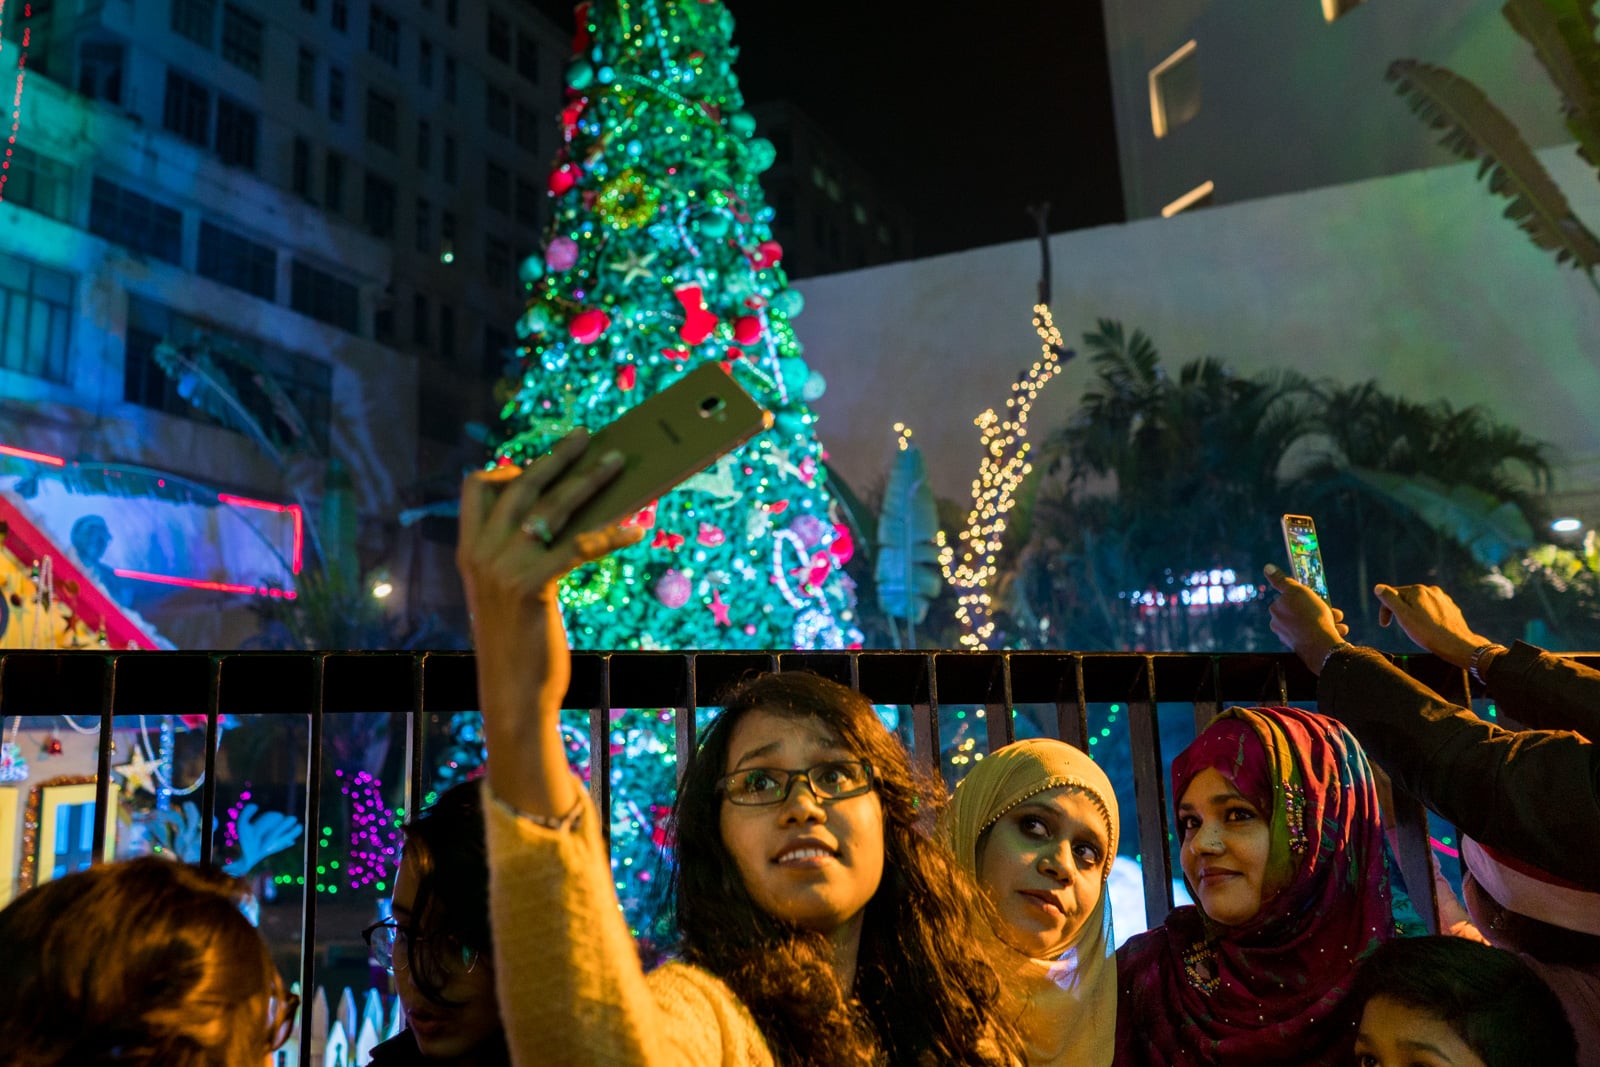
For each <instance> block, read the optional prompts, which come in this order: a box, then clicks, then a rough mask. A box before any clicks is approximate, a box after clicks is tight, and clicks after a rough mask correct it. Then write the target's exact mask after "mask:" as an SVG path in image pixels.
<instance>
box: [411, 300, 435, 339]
mask: <svg viewBox="0 0 1600 1067" xmlns="http://www.w3.org/2000/svg"><path fill="white" fill-rule="evenodd" d="M432 334H433V331H431V330H430V329H428V298H427V297H426V296H424V295H423V294H422V293H413V294H412V296H411V343H412V344H414V345H427V344H432V343H433V337H432Z"/></svg>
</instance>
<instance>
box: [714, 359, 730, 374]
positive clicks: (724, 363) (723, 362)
mask: <svg viewBox="0 0 1600 1067" xmlns="http://www.w3.org/2000/svg"><path fill="white" fill-rule="evenodd" d="M717 366H719V367H721V368H722V373H723V374H726V375H728V376H729V377H732V375H733V360H731V359H719V360H717Z"/></svg>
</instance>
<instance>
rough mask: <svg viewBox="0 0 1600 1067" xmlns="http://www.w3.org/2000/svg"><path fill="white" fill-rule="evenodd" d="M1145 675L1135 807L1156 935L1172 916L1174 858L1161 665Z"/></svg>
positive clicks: (1131, 714) (1136, 743) (1135, 708)
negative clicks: (1159, 692) (1160, 706)
mask: <svg viewBox="0 0 1600 1067" xmlns="http://www.w3.org/2000/svg"><path fill="white" fill-rule="evenodd" d="M1143 659H1144V669H1143V670H1142V671H1141V673H1140V675H1139V680H1138V681H1137V682H1136V683H1135V685H1134V692H1133V694H1132V695H1131V696H1130V697H1129V698H1128V734H1129V740H1130V742H1131V743H1132V746H1133V795H1134V807H1135V808H1136V809H1137V811H1138V814H1139V853H1140V855H1139V863H1140V866H1141V867H1142V868H1143V873H1144V914H1145V920H1146V921H1147V922H1148V923H1149V926H1150V929H1152V930H1153V929H1155V928H1156V927H1157V926H1160V925H1161V923H1162V922H1164V921H1165V920H1166V917H1167V912H1169V911H1171V910H1172V857H1171V856H1170V855H1169V854H1168V852H1167V788H1166V782H1165V781H1164V780H1163V777H1164V774H1163V771H1164V768H1163V767H1162V761H1161V729H1160V724H1159V723H1158V722H1157V721H1156V677H1155V669H1156V668H1155V661H1154V659H1153V658H1152V657H1150V656H1145V657H1143Z"/></svg>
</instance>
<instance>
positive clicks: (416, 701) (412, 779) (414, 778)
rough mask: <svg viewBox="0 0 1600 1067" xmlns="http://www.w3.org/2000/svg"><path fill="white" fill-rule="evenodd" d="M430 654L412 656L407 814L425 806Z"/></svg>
mask: <svg viewBox="0 0 1600 1067" xmlns="http://www.w3.org/2000/svg"><path fill="white" fill-rule="evenodd" d="M427 667H428V654H427V653H426V652H419V653H417V654H416V655H415V656H413V657H412V658H411V710H410V711H408V712H406V800H405V804H406V818H407V819H408V820H409V819H415V818H416V817H417V809H418V808H420V807H422V798H423V797H424V796H426V794H425V793H423V791H422V731H423V727H424V726H425V725H426V723H427V708H428V704H427V696H428V694H427Z"/></svg>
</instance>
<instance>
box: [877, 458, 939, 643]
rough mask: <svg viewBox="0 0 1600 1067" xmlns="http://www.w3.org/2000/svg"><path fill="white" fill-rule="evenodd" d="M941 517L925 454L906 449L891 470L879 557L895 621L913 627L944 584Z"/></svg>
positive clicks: (886, 608)
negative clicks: (939, 543)
mask: <svg viewBox="0 0 1600 1067" xmlns="http://www.w3.org/2000/svg"><path fill="white" fill-rule="evenodd" d="M938 528H939V519H938V510H937V505H936V504H935V503H934V499H933V490H932V489H930V488H929V487H928V477H927V468H926V467H925V466H924V464H923V460H922V453H921V452H919V451H918V450H917V449H915V448H907V449H905V450H904V451H903V452H901V453H900V454H899V455H898V456H897V457H896V458H895V462H894V466H893V467H891V468H890V470H889V484H888V486H887V487H886V488H885V489H884V494H883V510H882V511H881V512H880V513H879V515H878V561H877V567H876V568H875V569H874V572H873V575H874V578H875V580H876V583H877V586H878V606H879V608H881V609H882V610H883V613H884V614H885V615H887V616H889V617H890V618H891V619H900V620H904V621H905V622H906V624H907V625H908V626H909V627H911V628H912V637H911V644H912V646H913V647H915V643H916V642H915V629H914V628H915V626H916V624H917V623H919V622H921V621H922V620H923V619H925V618H926V617H927V615H928V605H929V604H931V603H932V602H933V598H934V597H935V596H937V595H938V593H939V590H940V588H941V587H942V586H943V584H944V579H943V576H942V575H941V573H940V571H939V552H938V549H937V548H936V547H935V546H934V536H935V534H936V533H937V532H938Z"/></svg>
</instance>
